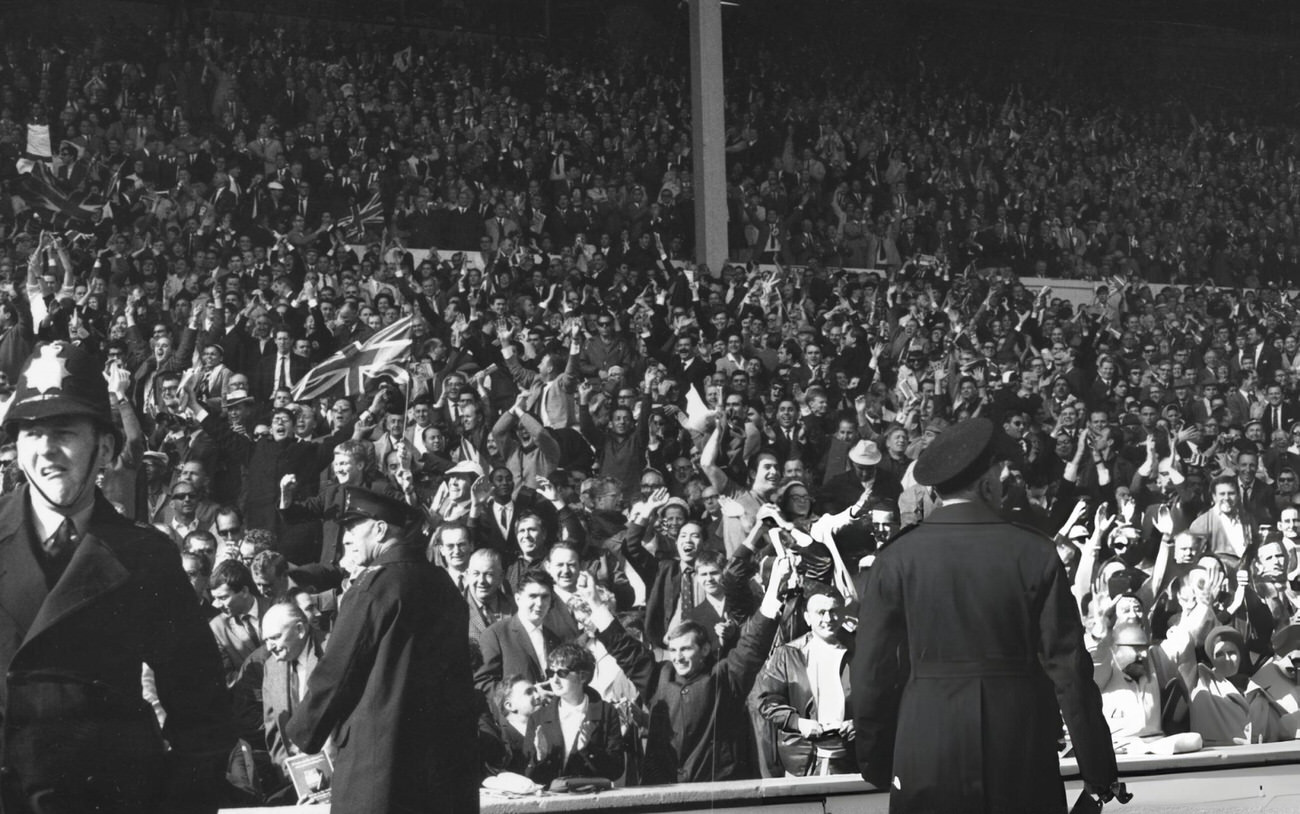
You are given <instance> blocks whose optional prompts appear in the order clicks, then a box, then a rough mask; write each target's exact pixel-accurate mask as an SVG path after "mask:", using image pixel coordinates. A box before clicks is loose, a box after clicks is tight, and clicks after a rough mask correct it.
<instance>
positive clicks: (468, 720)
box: [285, 486, 479, 814]
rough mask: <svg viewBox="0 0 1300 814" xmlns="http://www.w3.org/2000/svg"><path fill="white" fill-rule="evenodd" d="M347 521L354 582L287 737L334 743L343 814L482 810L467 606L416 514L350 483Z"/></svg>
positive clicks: (347, 562)
mask: <svg viewBox="0 0 1300 814" xmlns="http://www.w3.org/2000/svg"><path fill="white" fill-rule="evenodd" d="M339 523H340V524H341V525H342V526H343V548H344V553H343V560H342V563H341V564H342V565H343V567H344V568H346V569H347V570H348V571H349V572H350V573H351V574H352V583H351V585H349V587H348V589H347V590H346V591H345V592H344V594H343V596H342V597H341V598H340V599H339V616H338V621H337V622H336V623H335V626H334V631H333V632H332V633H331V636H330V645H329V647H327V648H326V650H325V655H324V656H322V657H321V660H320V661H319V662H318V663H317V665H316V668H315V670H313V671H312V674H311V677H310V679H308V682H307V695H306V697H304V698H303V700H302V703H301V704H299V706H298V707H297V709H295V710H294V713H293V717H292V718H291V719H290V720H289V723H288V725H287V726H286V728H285V733H286V735H287V736H288V738H289V740H290V741H291V742H292V743H293V744H295V745H296V746H297V747H298V748H299V749H300V750H302V751H303V752H305V753H314V752H319V751H320V750H321V748H322V747H323V746H324V745H325V741H326V739H327V738H329V737H330V736H331V735H332V736H333V738H334V744H335V745H336V746H337V748H338V758H337V760H336V763H335V767H334V779H333V788H332V800H331V810H332V811H334V812H336V813H337V814H354V812H355V813H356V814H363V813H366V812H378V811H392V812H397V811H401V812H417V811H424V812H434V811H438V812H451V813H452V814H460V812H476V811H478V773H479V763H478V754H477V752H476V750H475V748H474V743H475V732H476V731H477V730H476V727H477V706H476V703H475V701H476V699H475V692H474V684H473V681H472V674H471V672H470V662H469V635H468V630H469V615H468V614H469V611H468V609H467V607H466V605H465V601H464V599H463V598H462V597H461V596H460V594H459V593H457V592H456V586H455V585H454V584H453V583H452V581H451V577H449V576H447V573H446V571H444V570H442V569H441V568H437V567H436V566H434V565H433V564H432V563H430V562H429V561H428V559H427V558H426V557H425V554H424V539H423V537H422V536H421V535H420V534H419V530H420V519H419V517H418V515H417V514H416V513H415V511H414V510H413V509H412V508H411V507H410V506H407V505H406V504H405V503H402V502H401V501H399V500H397V499H395V498H391V497H388V496H386V495H381V494H378V493H376V492H372V491H370V490H368V489H363V488H360V487H356V486H349V487H347V488H346V490H345V494H344V505H343V511H342V512H341V514H340V517H339Z"/></svg>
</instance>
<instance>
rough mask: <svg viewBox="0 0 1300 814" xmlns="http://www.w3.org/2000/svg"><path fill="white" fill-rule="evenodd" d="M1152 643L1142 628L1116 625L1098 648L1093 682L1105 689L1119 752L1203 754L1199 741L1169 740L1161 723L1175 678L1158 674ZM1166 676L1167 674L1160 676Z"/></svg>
mask: <svg viewBox="0 0 1300 814" xmlns="http://www.w3.org/2000/svg"><path fill="white" fill-rule="evenodd" d="M1150 650H1151V640H1150V637H1149V636H1148V634H1147V632H1146V629H1145V628H1144V627H1143V626H1142V624H1141V623H1140V622H1127V623H1124V624H1117V625H1116V626H1115V629H1114V630H1112V631H1111V634H1110V638H1109V640H1108V641H1106V642H1104V643H1103V645H1102V646H1100V647H1098V649H1097V654H1096V657H1095V658H1094V660H1093V664H1094V671H1093V673H1094V674H1093V678H1094V680H1096V682H1097V686H1098V687H1099V688H1100V689H1101V702H1102V709H1103V711H1104V713H1105V715H1106V721H1107V722H1108V723H1109V724H1110V731H1111V735H1112V737H1113V738H1114V741H1115V750H1116V752H1120V753H1124V754H1143V753H1147V752H1151V753H1156V754H1178V753H1180V752H1195V751H1197V750H1198V749H1200V748H1201V745H1202V743H1201V737H1200V735H1198V734H1196V733H1194V732H1191V733H1183V734H1170V735H1166V734H1165V732H1164V730H1163V726H1164V724H1163V722H1162V720H1161V711H1162V709H1163V707H1162V704H1163V703H1164V702H1165V700H1166V694H1167V692H1168V690H1167V688H1168V687H1170V686H1171V682H1177V681H1178V680H1179V678H1178V676H1177V675H1173V676H1170V675H1161V674H1158V671H1157V669H1156V666H1155V665H1156V663H1157V662H1155V661H1153V660H1152V658H1151V655H1150V652H1149V651H1150ZM1161 672H1163V671H1161Z"/></svg>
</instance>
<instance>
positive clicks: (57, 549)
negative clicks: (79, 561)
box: [41, 517, 77, 562]
mask: <svg viewBox="0 0 1300 814" xmlns="http://www.w3.org/2000/svg"><path fill="white" fill-rule="evenodd" d="M76 547H77V527H76V526H75V525H73V523H72V518H70V517H65V518H63V522H62V523H60V524H59V527H58V528H57V529H55V530H54V534H52V535H50V538H49V539H48V540H46V541H45V542H43V543H41V548H42V549H44V551H45V554H46V556H48V557H49V558H50V559H51V560H54V561H55V562H59V561H62V562H67V561H68V560H69V559H71V558H72V552H73V550H74V549H76Z"/></svg>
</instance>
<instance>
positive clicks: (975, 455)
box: [851, 418, 1116, 814]
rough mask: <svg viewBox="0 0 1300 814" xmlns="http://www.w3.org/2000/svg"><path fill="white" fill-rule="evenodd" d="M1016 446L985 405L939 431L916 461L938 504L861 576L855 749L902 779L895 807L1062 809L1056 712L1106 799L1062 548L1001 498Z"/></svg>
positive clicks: (894, 785) (1100, 744)
mask: <svg viewBox="0 0 1300 814" xmlns="http://www.w3.org/2000/svg"><path fill="white" fill-rule="evenodd" d="M1014 452H1015V451H1014V448H1013V446H1012V445H1011V444H1010V443H1009V439H1007V438H1006V437H1005V436H1004V435H1002V434H1001V432H1000V431H999V430H997V428H996V427H995V426H994V424H993V423H992V422H991V421H989V420H988V419H985V418H973V419H969V420H967V421H963V422H961V423H959V424H956V425H955V426H953V427H950V428H948V429H947V430H945V431H944V432H943V433H942V434H940V435H939V436H938V438H936V439H935V440H934V441H933V442H932V443H931V444H930V446H929V447H928V448H927V449H926V450H925V451H924V452H923V453H922V454H921V456H920V457H919V459H918V460H917V462H916V467H915V476H916V480H917V482H918V483H920V484H922V485H924V486H932V487H934V488H935V490H936V491H937V493H938V495H939V497H940V500H941V505H940V507H939V508H937V509H935V510H934V511H933V512H932V513H931V514H930V515H928V516H927V517H926V518H925V521H924V522H922V523H921V524H920V525H918V526H916V527H914V528H913V529H912V530H911V531H909V532H906V533H904V534H903V535H900V536H898V537H896V538H895V540H894V542H893V543H892V544H891V545H889V546H888V547H887V548H885V549H884V550H883V551H881V552H880V554H879V555H878V556H877V558H876V560H875V564H874V565H873V567H872V569H871V574H870V576H869V577H868V579H867V580H866V585H865V590H864V595H863V597H862V607H861V611H860V614H859V622H858V640H857V649H856V652H855V654H854V657H853V663H852V679H851V686H852V687H853V709H854V713H855V717H856V735H857V754H858V763H859V767H860V768H861V770H862V775H863V777H865V778H866V779H867V780H869V781H871V782H872V783H874V784H876V785H877V786H880V787H882V788H889V789H891V795H892V797H891V800H890V811H891V812H893V814H900V812H912V811H944V812H965V811H970V812H984V811H997V812H1003V813H1005V814H1012V813H1013V812H1062V813H1063V812H1065V810H1066V802H1065V790H1064V787H1063V785H1062V783H1061V774H1060V767H1059V762H1058V759H1057V747H1056V742H1057V738H1058V736H1059V734H1060V720H1061V713H1064V717H1065V722H1066V725H1067V726H1068V727H1069V730H1070V735H1071V736H1072V738H1073V742H1074V746H1075V751H1076V754H1077V756H1078V762H1079V770H1080V773H1081V774H1082V775H1083V778H1084V781H1085V783H1086V784H1087V785H1088V787H1089V788H1090V789H1092V790H1095V791H1096V792H1097V793H1098V794H1099V795H1101V796H1104V797H1105V798H1106V799H1109V797H1108V795H1106V791H1107V790H1108V789H1109V788H1110V787H1111V784H1112V783H1113V782H1114V781H1115V780H1116V767H1115V755H1114V752H1113V750H1112V748H1111V742H1110V730H1109V729H1108V728H1107V726H1106V721H1105V718H1103V717H1102V708H1101V698H1100V696H1099V693H1098V691H1097V687H1096V685H1095V684H1094V683H1093V679H1092V661H1091V659H1090V658H1089V656H1088V653H1087V651H1086V650H1085V649H1084V644H1083V626H1082V623H1081V621H1080V618H1079V612H1078V610H1077V609H1076V607H1075V604H1074V600H1073V597H1072V596H1071V594H1070V585H1069V580H1068V579H1067V578H1066V576H1065V571H1064V570H1063V568H1062V566H1061V562H1060V560H1059V558H1058V557H1057V555H1056V551H1055V550H1054V549H1053V547H1052V545H1051V544H1050V542H1048V541H1047V539H1046V538H1044V537H1043V536H1042V535H1040V534H1038V533H1037V532H1035V531H1032V530H1029V529H1026V528H1021V527H1019V526H1015V525H1013V524H1010V523H1006V522H1004V521H1003V520H1002V518H1001V517H999V516H998V514H997V513H996V511H995V507H997V506H999V505H1000V504H1001V499H1002V486H1001V481H1002V470H1003V467H1004V463H1005V462H1006V461H1007V460H1008V459H1010V458H1012V457H1013V456H1014ZM1058 702H1059V710H1060V711H1059V712H1058Z"/></svg>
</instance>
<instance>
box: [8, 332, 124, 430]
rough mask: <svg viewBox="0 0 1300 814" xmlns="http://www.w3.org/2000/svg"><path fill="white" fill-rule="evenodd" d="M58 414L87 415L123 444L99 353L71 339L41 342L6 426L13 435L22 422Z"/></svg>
mask: <svg viewBox="0 0 1300 814" xmlns="http://www.w3.org/2000/svg"><path fill="white" fill-rule="evenodd" d="M56 416H84V417H86V418H89V419H90V420H91V421H93V422H94V423H95V424H96V425H98V426H99V427H100V429H102V430H104V431H106V432H109V433H111V434H112V435H113V439H114V442H115V444H116V449H121V447H122V432H121V430H120V429H118V428H117V426H116V425H115V424H114V423H113V409H112V407H111V405H110V404H109V402H108V383H107V382H106V381H105V380H104V373H103V370H102V369H101V368H100V365H99V363H98V362H97V361H96V359H95V357H93V356H91V354H90V353H89V352H87V351H86V350H85V349H84V348H82V347H81V346H79V345H73V344H70V343H68V342H50V343H47V344H43V345H40V346H38V347H37V348H36V350H35V351H34V352H33V353H32V355H31V357H30V358H29V359H28V360H27V364H26V365H25V366H24V367H23V372H22V375H21V376H19V377H18V386H17V388H15V390H14V397H13V401H12V402H11V403H10V406H9V412H8V413H7V414H6V415H5V419H4V430H5V432H6V433H7V434H8V435H9V436H10V437H13V436H15V435H16V434H17V429H18V426H19V425H20V424H22V423H23V422H25V421H39V420H41V419H45V418H54V417H56Z"/></svg>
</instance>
